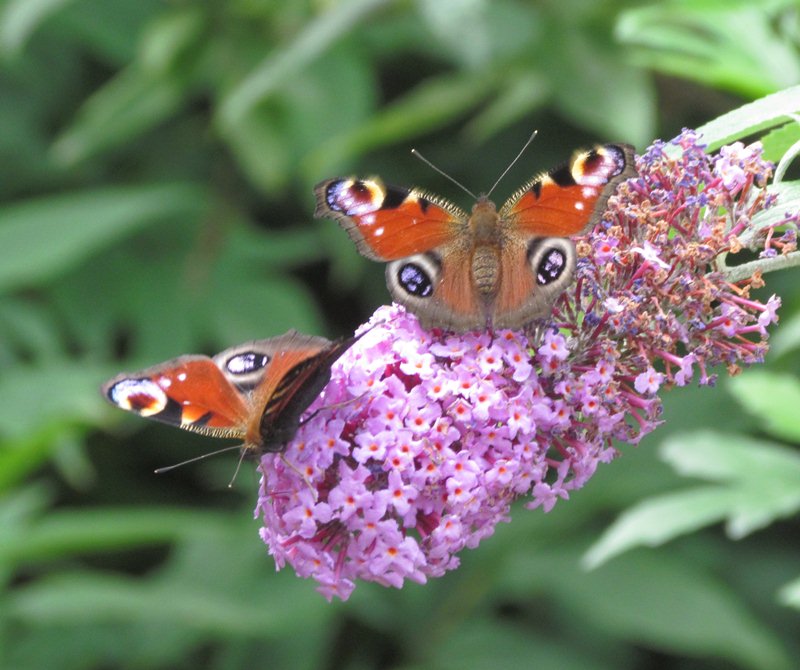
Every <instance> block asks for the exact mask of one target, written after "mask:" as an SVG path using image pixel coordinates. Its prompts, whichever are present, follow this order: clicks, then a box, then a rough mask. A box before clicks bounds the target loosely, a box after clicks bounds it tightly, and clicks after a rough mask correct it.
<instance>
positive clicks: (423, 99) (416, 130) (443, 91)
mask: <svg viewBox="0 0 800 670" xmlns="http://www.w3.org/2000/svg"><path fill="white" fill-rule="evenodd" d="M495 86H496V81H495V79H494V77H491V76H487V77H480V76H478V75H475V74H470V75H467V76H453V75H447V76H443V77H438V78H432V79H428V80H426V81H423V82H422V83H420V84H419V85H417V86H416V87H415V88H414V89H413V90H411V91H410V92H409V93H407V94H405V95H404V96H402V97H401V98H399V99H397V100H395V101H394V102H393V103H392V104H390V105H387V106H385V107H384V108H383V111H380V112H378V113H376V114H375V115H374V116H373V117H372V119H371V120H370V121H369V122H367V123H365V124H364V125H363V126H362V127H360V128H357V129H355V130H353V131H351V132H347V133H342V134H339V135H336V136H334V137H333V138H332V139H331V140H330V141H329V142H327V143H326V144H324V145H323V146H322V147H320V148H319V149H318V150H317V151H315V152H314V153H312V154H310V156H309V157H308V159H307V160H306V161H305V169H304V172H305V173H306V174H307V175H308V177H309V180H311V179H313V180H317V179H319V178H320V177H321V176H323V175H330V174H332V173H335V172H336V171H337V169H341V167H340V166H342V165H346V164H347V163H349V162H351V161H352V160H353V158H354V157H355V156H358V155H360V154H362V153H364V152H366V151H369V150H371V149H374V148H376V147H379V146H383V145H386V144H394V143H396V142H401V141H403V140H406V139H408V138H411V137H418V136H419V135H422V134H424V133H426V132H429V131H431V130H434V129H436V128H440V127H441V126H443V125H444V124H445V123H449V122H452V121H453V120H454V119H455V118H457V117H458V116H461V115H463V114H465V113H466V112H467V110H469V109H470V108H472V107H473V106H475V105H477V104H478V103H479V102H480V101H481V100H483V99H484V98H486V97H488V96H489V95H490V93H491V92H492V90H494V88H495Z"/></svg>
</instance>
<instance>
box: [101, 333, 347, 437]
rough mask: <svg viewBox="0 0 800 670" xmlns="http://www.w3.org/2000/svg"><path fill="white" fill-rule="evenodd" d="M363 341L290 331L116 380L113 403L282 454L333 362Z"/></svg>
mask: <svg viewBox="0 0 800 670" xmlns="http://www.w3.org/2000/svg"><path fill="white" fill-rule="evenodd" d="M356 339H358V338H357V337H351V338H347V339H343V340H338V341H336V342H331V341H329V340H326V339H325V338H322V337H314V336H311V335H303V334H301V333H297V332H296V331H289V332H288V333H285V334H284V335H281V336H279V337H273V338H270V339H265V340H254V341H252V342H246V343H245V344H241V345H239V346H236V347H232V348H230V349H226V350H225V351H223V352H221V353H219V354H217V355H216V356H214V357H213V358H210V357H208V356H196V355H188V356H180V357H178V358H175V359H173V360H170V361H167V362H165V363H161V364H160V365H156V366H153V367H150V368H146V369H145V370H141V371H139V372H136V373H130V374H129V373H122V374H120V375H117V376H116V377H114V378H113V379H111V380H110V381H108V382H107V383H106V384H105V385H104V386H103V388H102V393H103V395H104V396H105V397H106V399H108V400H109V402H111V403H112V404H113V405H115V406H117V407H120V408H121V409H124V410H127V411H130V412H133V413H135V414H139V415H140V416H144V417H146V418H150V419H154V420H156V421H161V422H163V423H167V424H170V425H173V426H178V427H179V428H183V429H185V430H190V431H193V432H196V433H202V434H204V435H210V436H212V437H224V438H235V439H240V440H242V441H243V443H244V445H243V448H244V449H245V451H249V452H252V453H262V452H279V451H283V449H285V446H286V443H287V442H289V441H290V440H291V439H292V438H294V436H295V434H296V433H297V431H298V429H299V426H300V418H301V416H302V415H303V413H304V412H305V411H306V410H307V409H308V407H309V406H310V405H311V403H313V402H314V400H315V399H316V398H317V396H318V395H319V394H320V392H321V391H322V389H323V388H324V387H325V385H326V384H327V383H328V381H330V376H331V366H332V365H333V363H334V362H335V361H336V360H337V359H338V358H339V357H340V356H341V355H342V354H343V353H344V352H345V351H346V350H347V349H348V348H349V347H350V346H351V345H352V344H353V343H354V342H355V341H356Z"/></svg>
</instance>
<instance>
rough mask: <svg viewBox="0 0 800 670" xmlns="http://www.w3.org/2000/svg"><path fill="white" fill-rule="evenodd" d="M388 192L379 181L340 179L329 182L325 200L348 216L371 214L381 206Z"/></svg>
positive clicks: (337, 210)
mask: <svg viewBox="0 0 800 670" xmlns="http://www.w3.org/2000/svg"><path fill="white" fill-rule="evenodd" d="M385 197H386V193H385V192H384V190H383V189H382V188H381V187H380V185H379V184H378V183H377V182H374V181H365V180H363V179H339V180H336V181H333V182H331V183H330V184H328V187H327V189H326V190H325V201H326V202H327V203H328V207H330V208H331V210H333V211H334V212H342V213H343V214H347V215H348V216H359V215H364V214H369V213H370V212H374V211H375V210H377V209H380V208H381V205H382V204H383V201H384V199H385Z"/></svg>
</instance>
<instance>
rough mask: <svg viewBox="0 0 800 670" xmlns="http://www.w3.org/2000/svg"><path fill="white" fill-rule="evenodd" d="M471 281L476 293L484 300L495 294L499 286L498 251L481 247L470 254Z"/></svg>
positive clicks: (489, 247)
mask: <svg viewBox="0 0 800 670" xmlns="http://www.w3.org/2000/svg"><path fill="white" fill-rule="evenodd" d="M472 279H473V281H474V283H475V288H476V289H477V290H478V293H479V294H480V295H481V296H483V297H484V298H492V297H494V296H495V295H496V294H497V290H498V287H499V284H500V250H499V249H498V248H497V247H494V246H489V245H485V244H484V245H481V246H479V247H476V249H475V251H474V252H473V254H472Z"/></svg>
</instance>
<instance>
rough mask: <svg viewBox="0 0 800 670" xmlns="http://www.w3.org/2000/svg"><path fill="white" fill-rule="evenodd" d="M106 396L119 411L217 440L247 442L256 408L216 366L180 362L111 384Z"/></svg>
mask: <svg viewBox="0 0 800 670" xmlns="http://www.w3.org/2000/svg"><path fill="white" fill-rule="evenodd" d="M102 392H103V395H104V396H105V397H106V398H107V399H108V400H109V401H110V402H111V403H112V404H114V405H116V406H117V407H119V408H121V409H124V410H127V411H129V412H134V413H135V414H138V415H139V416H143V417H146V418H148V419H155V420H156V421H162V422H163V423H168V424H170V425H172V426H178V427H179V428H184V429H186V430H191V431H194V432H197V433H204V434H207V435H214V436H216V437H235V438H243V437H244V435H245V431H246V429H247V422H248V419H249V417H250V414H251V408H250V407H249V404H248V403H247V402H246V400H245V398H244V397H243V396H242V395H241V393H240V392H239V391H238V390H237V388H236V387H235V386H234V385H233V384H231V382H230V381H228V379H227V378H226V376H225V375H224V374H223V372H222V371H221V370H220V369H219V367H217V365H216V364H215V363H214V361H213V360H212V359H210V358H208V357H207V356H181V357H180V358H176V359H174V360H171V361H167V362H166V363H162V364H161V365H156V366H154V367H152V368H147V369H146V370H142V371H141V372H137V373H133V374H126V373H123V374H120V375H117V376H116V377H114V379H112V380H110V381H109V382H107V383H106V384H105V385H104V386H103V389H102Z"/></svg>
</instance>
